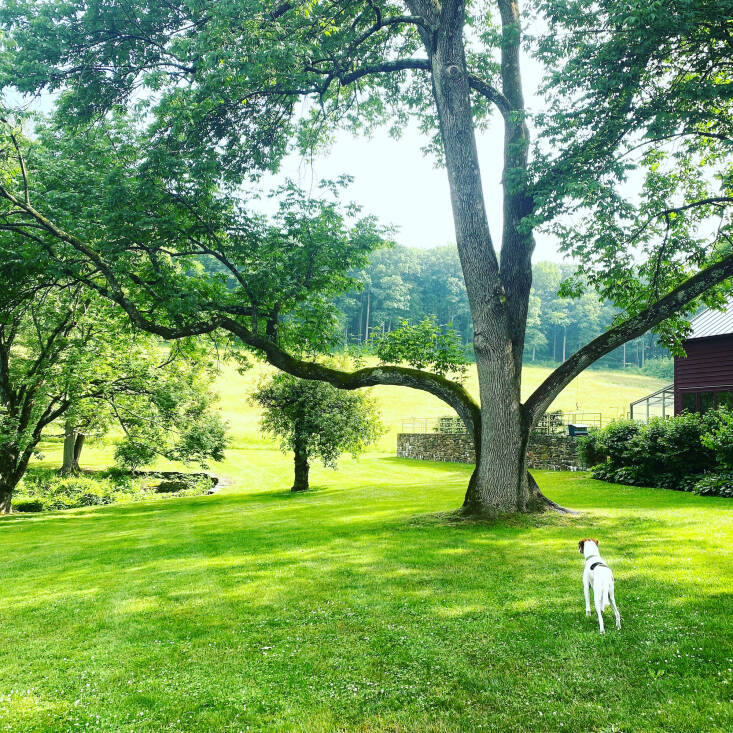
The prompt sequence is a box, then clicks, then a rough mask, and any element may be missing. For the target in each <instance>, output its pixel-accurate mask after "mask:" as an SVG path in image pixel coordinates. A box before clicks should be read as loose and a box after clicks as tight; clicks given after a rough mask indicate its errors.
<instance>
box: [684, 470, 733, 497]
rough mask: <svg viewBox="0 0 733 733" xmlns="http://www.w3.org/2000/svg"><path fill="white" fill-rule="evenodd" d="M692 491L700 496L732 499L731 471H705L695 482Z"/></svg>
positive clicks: (732, 473) (732, 480)
mask: <svg viewBox="0 0 733 733" xmlns="http://www.w3.org/2000/svg"><path fill="white" fill-rule="evenodd" d="M693 491H694V492H695V493H696V494H700V496H720V497H722V498H724V499H733V472H731V471H721V472H717V473H707V474H705V475H704V476H703V477H702V478H700V479H698V480H697V481H696V482H695V486H694V488H693Z"/></svg>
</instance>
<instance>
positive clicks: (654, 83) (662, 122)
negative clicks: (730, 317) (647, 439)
mask: <svg viewBox="0 0 733 733" xmlns="http://www.w3.org/2000/svg"><path fill="white" fill-rule="evenodd" d="M540 9H541V12H542V13H543V14H544V16H545V18H546V19H547V21H548V28H550V29H551V30H550V31H549V32H547V33H544V34H542V36H541V37H539V38H537V39H536V44H535V50H536V53H537V54H538V56H539V57H540V59H541V60H542V62H543V63H544V64H545V67H546V69H547V73H546V85H545V91H546V93H547V98H548V100H549V101H550V105H551V106H550V109H549V110H548V111H547V112H546V113H543V114H540V115H539V118H538V123H539V129H540V134H541V135H542V138H543V139H542V148H541V151H538V152H539V155H538V156H537V165H536V169H535V174H536V181H537V184H536V186H537V187H536V193H537V197H536V203H537V205H538V207H537V208H538V210H537V221H538V222H539V221H548V222H549V221H553V222H554V223H553V224H552V225H551V226H550V228H551V229H553V230H554V231H555V233H556V234H557V236H558V237H559V238H560V241H562V242H563V249H564V250H565V251H566V252H568V253H570V254H572V256H573V258H574V259H575V260H576V261H577V262H579V263H580V268H579V271H580V273H581V274H582V279H583V280H584V281H585V283H586V286H587V285H590V286H591V287H593V288H595V289H596V290H597V291H598V293H599V294H600V295H601V296H602V297H603V298H604V299H605V300H607V301H609V302H611V303H613V304H614V305H616V306H618V307H620V308H622V309H624V310H625V311H626V312H627V313H629V314H634V313H637V312H639V311H640V310H641V309H643V308H645V307H646V306H647V305H649V304H650V303H654V302H656V301H657V300H658V299H659V298H660V297H661V296H662V295H663V294H664V293H665V292H667V291H668V290H669V289H671V288H672V287H675V286H676V285H678V284H679V283H681V282H683V281H684V280H685V279H686V278H688V277H689V276H690V274H691V273H693V272H695V271H697V270H699V269H701V268H703V267H704V266H706V265H708V264H710V263H713V262H716V261H717V260H719V259H720V257H722V256H724V255H725V254H727V253H729V252H730V237H731V233H732V228H731V227H732V225H733V223H732V221H731V203H733V175H732V174H733V168H732V167H731V159H730V140H731V136H732V135H733V91H732V90H733V84H732V83H731V73H730V67H729V64H728V61H727V59H728V57H729V54H730V23H727V22H725V21H721V19H722V18H726V19H727V18H730V17H732V16H733V2H731V0H723V2H718V1H717V0H696V1H692V0H671V1H670V2H661V0H657V1H656V2H618V1H617V0H603V1H602V2H599V3H582V2H577V1H576V0H542V1H541V2H540ZM599 28H603V29H606V31H605V32H602V33H599V32H597V31H598V29H599ZM632 176H633V177H634V180H636V181H638V182H639V185H638V186H637V185H633V186H630V185H628V184H627V181H628V180H629V178H630V177H632ZM729 290H730V288H729V286H724V287H722V288H716V289H713V290H711V291H710V292H708V293H706V294H705V296H704V297H703V301H704V302H705V303H707V304H716V303H720V299H721V292H723V293H724V292H726V291H729ZM697 305H698V303H696V302H693V303H689V304H687V305H685V306H684V307H683V308H682V309H681V312H680V314H679V315H678V316H676V317H674V318H671V319H669V320H668V321H667V322H665V323H662V324H660V326H659V327H658V328H657V329H656V330H657V332H658V333H659V335H660V337H661V338H662V339H663V341H664V342H665V343H667V344H668V345H669V346H670V347H671V348H672V349H673V350H674V351H675V353H677V354H681V353H682V352H681V338H682V336H683V335H684V333H685V325H686V324H685V320H686V318H687V317H688V316H689V315H690V314H692V313H694V310H695V309H696V308H697Z"/></svg>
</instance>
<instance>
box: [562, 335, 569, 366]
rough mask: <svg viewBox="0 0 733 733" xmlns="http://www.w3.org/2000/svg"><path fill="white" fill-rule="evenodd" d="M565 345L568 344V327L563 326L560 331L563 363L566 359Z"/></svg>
mask: <svg viewBox="0 0 733 733" xmlns="http://www.w3.org/2000/svg"><path fill="white" fill-rule="evenodd" d="M567 344H568V327H567V326H563V329H562V360H563V361H565V359H566V358H567Z"/></svg>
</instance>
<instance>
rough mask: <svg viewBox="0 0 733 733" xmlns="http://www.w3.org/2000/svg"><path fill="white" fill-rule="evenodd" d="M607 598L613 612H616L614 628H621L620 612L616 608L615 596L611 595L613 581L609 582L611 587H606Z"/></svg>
mask: <svg viewBox="0 0 733 733" xmlns="http://www.w3.org/2000/svg"><path fill="white" fill-rule="evenodd" d="M608 600H609V601H611V607H612V608H613V612H614V613H615V614H616V628H617V629H620V628H621V614H620V613H619V612H618V608H616V598H615V597H614V595H613V583H611V587H610V588H609V589H608Z"/></svg>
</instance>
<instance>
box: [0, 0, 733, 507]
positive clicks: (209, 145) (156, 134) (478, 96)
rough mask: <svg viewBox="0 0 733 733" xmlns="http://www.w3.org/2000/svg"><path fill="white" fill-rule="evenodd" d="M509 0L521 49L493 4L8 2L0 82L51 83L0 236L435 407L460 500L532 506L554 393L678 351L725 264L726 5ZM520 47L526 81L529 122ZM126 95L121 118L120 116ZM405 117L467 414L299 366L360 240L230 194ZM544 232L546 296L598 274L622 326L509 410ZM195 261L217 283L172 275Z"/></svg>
mask: <svg viewBox="0 0 733 733" xmlns="http://www.w3.org/2000/svg"><path fill="white" fill-rule="evenodd" d="M533 11H535V12H536V13H537V14H538V16H539V20H537V21H535V22H534V24H533V26H532V27H540V26H541V25H542V24H543V23H545V24H546V25H547V27H548V29H549V31H548V33H547V34H546V35H545V36H542V37H538V38H535V39H529V38H525V36H524V33H523V27H524V26H525V25H526V24H527V21H526V20H525V19H524V18H523V17H522V16H521V15H520V8H519V4H518V2H515V1H512V0H495V1H494V0H492V1H488V0H487V1H486V2H480V1H478V0H474V1H473V2H466V1H465V0H443V1H442V2H441V1H439V0H405V2H404V3H398V2H389V1H385V0H361V1H355V0H354V1H350V0H339V1H338V2H336V1H335V0H293V1H292V2H287V1H285V2H282V1H273V2H265V1H264V0H241V1H239V2H216V3H211V2H203V1H201V2H198V1H196V0H194V1H193V2H192V1H191V0H186V1H184V0H171V1H168V2H156V1H153V2H148V1H146V2H142V1H141V0H125V2H123V1H122V0H106V1H105V2H98V1H97V0H92V1H90V2H84V3H82V2H76V1H74V0H72V1H71V2H59V1H58V0H46V1H45V2H38V0H16V1H15V2H13V3H7V4H6V5H5V6H4V9H3V10H2V11H0V22H2V24H3V27H4V29H5V30H4V33H5V36H4V50H3V56H2V63H3V67H4V71H3V74H4V79H3V82H4V84H5V85H6V86H8V85H11V86H14V87H16V88H17V89H19V90H20V91H22V92H31V93H37V92H40V91H43V90H46V91H48V90H51V91H56V92H60V94H59V96H58V112H57V118H56V119H57V124H58V125H59V129H58V130H57V131H55V132H49V133H48V134H47V140H46V143H47V149H48V150H49V151H50V152H49V155H48V156H46V158H44V157H43V156H42V155H36V156H35V159H34V160H32V161H31V160H29V163H28V166H27V170H26V173H28V175H27V176H24V175H23V171H20V172H18V170H17V169H18V166H16V173H15V176H14V180H13V181H10V180H8V179H6V181H5V183H4V187H3V189H2V193H3V195H4V197H5V200H6V202H7V207H6V209H5V213H4V226H6V227H9V228H12V229H13V231H15V232H16V233H18V234H19V235H21V236H27V237H36V239H37V240H38V241H39V242H40V243H41V245H39V246H42V247H43V250H44V252H45V253H46V255H47V256H49V257H50V258H51V260H52V261H53V262H55V263H56V264H57V266H59V267H61V268H65V269H66V270H76V271H77V277H79V278H80V279H83V280H84V281H85V282H87V283H88V284H90V285H91V286H92V287H94V288H96V289H97V290H98V291H99V292H101V293H103V294H104V295H106V296H107V297H109V298H111V299H112V300H114V301H115V302H117V303H118V304H119V305H120V306H121V307H122V308H124V309H125V311H126V312H127V313H128V315H129V316H130V318H132V320H133V322H134V323H135V324H136V325H138V326H139V327H141V328H144V329H147V330H149V331H152V332H153V333H158V334H159V335H162V336H165V337H167V338H176V337H179V336H185V335H189V334H191V333H201V332H205V331H210V330H213V329H224V330H226V331H228V332H229V333H231V334H232V335H233V336H234V337H236V339H238V340H239V341H240V342H241V343H242V344H244V345H245V346H247V347H250V348H252V349H254V350H256V351H257V352H259V353H260V354H261V355H263V356H264V357H265V358H266V359H267V360H268V361H270V362H271V363H272V364H274V365H276V366H277V367H279V368H280V369H282V370H284V371H286V372H289V373H290V374H292V375H294V376H298V377H303V378H307V379H318V380H322V381H327V382H330V383H331V384H333V385H335V386H338V387H342V388H345V389H355V388H358V387H363V386H367V385H372V384H398V385H404V386H409V387H413V388H416V389H422V390H426V391H428V392H431V393H433V394H435V395H437V396H439V397H440V398H441V399H443V400H445V402H447V403H448V404H449V405H451V406H452V407H453V408H454V409H455V410H456V411H457V412H458V414H459V415H460V416H461V417H462V418H463V420H464V422H465V423H466V426H467V428H468V430H469V431H470V432H471V433H472V434H473V436H474V439H475V443H476V449H477V450H476V453H477V459H478V460H477V465H476V469H475V472H474V474H473V476H472V478H471V481H470V485H469V487H468V491H467V493H466V497H465V502H464V509H465V510H466V511H467V512H470V513H489V514H494V513H497V512H515V511H526V510H530V509H533V508H536V507H538V506H540V505H542V504H543V503H544V502H543V497H542V496H541V494H540V493H539V491H538V489H537V487H536V486H535V485H534V482H533V481H532V480H531V477H529V475H528V473H527V470H526V445H527V440H528V436H529V431H530V429H531V427H532V425H533V424H534V423H535V422H536V421H537V420H538V419H539V417H540V416H541V415H542V414H543V412H544V411H545V410H546V409H547V407H548V406H549V405H550V404H551V402H552V400H553V399H554V398H555V397H556V396H557V394H558V393H559V392H560V391H561V390H562V389H563V388H564V387H565V386H566V385H567V384H568V383H569V382H570V381H571V380H572V379H573V378H574V377H575V376H577V375H578V374H579V373H580V372H581V371H582V370H583V369H585V368H586V367H588V366H589V365H590V364H592V363H593V362H594V361H595V360H596V359H598V358H599V357H601V356H603V355H604V354H606V353H608V352H609V351H611V350H612V349H614V348H616V347H618V346H620V345H622V344H623V343H625V342H626V341H629V340H631V339H633V338H636V337H638V336H639V335H641V334H643V333H645V332H646V331H647V330H649V329H651V328H656V329H657V330H658V331H659V332H660V334H661V335H662V337H663V338H665V339H666V340H667V341H668V342H669V343H670V344H672V345H673V346H675V347H677V348H679V343H680V337H681V336H682V335H683V333H684V327H685V316H686V315H687V314H689V313H690V312H691V311H692V310H693V309H694V308H695V307H696V306H697V305H698V304H699V302H700V299H701V298H702V299H704V300H705V301H706V302H709V303H715V302H716V301H719V299H720V297H721V293H722V292H723V291H724V289H725V286H726V281H727V279H728V278H729V277H730V276H731V275H733V255H731V254H730V243H731V240H730V236H731V225H730V205H731V203H732V202H733V186H732V180H733V179H732V175H731V163H730V157H729V151H730V142H731V127H732V119H733V118H732V116H731V97H732V96H733V84H732V83H731V71H730V61H729V59H730V53H731V48H732V47H733V29H732V27H731V23H730V21H727V20H725V19H728V18H730V17H733V3H731V1H730V0H725V2H722V3H721V2H713V1H712V0H672V1H671V2H660V1H659V0H657V1H656V2H648V1H647V0H644V2H642V1H641V0H624V1H623V2H620V1H618V0H600V2H597V3H586V2H581V1H579V0H539V2H538V4H537V6H536V7H535V8H533ZM524 41H527V42H528V43H529V45H530V46H531V50H532V53H534V54H535V55H536V57H537V58H538V59H539V61H540V62H541V63H543V64H544V66H545V71H546V85H545V88H544V98H545V103H544V110H545V111H544V113H543V114H542V115H540V116H537V117H536V118H535V119H534V120H531V119H530V115H529V113H528V110H527V108H526V105H525V101H524V94H523V88H522V78H521V63H522V54H521V53H520V49H521V48H522V44H523V42H524ZM141 108H143V109H144V114H143V115H142V116H141V117H140V118H139V119H138V120H136V121H134V120H133V122H132V123H128V124H131V125H132V128H131V131H130V130H128V131H121V124H122V123H121V121H120V120H121V117H120V115H122V114H123V112H124V110H128V111H132V110H137V111H138V112H139V110H140V109H141ZM112 112H114V115H115V116H113V115H112ZM491 114H497V115H499V117H500V118H501V120H502V121H503V128H504V162H503V171H502V172H501V181H502V186H503V200H502V202H501V203H500V204H495V205H500V206H501V207H502V214H503V224H502V230H501V232H499V233H494V236H492V233H491V232H490V230H489V225H488V219H487V215H486V202H485V200H484V194H483V188H482V181H481V167H480V163H479V158H478V155H477V150H476V142H475V134H476V131H477V130H480V129H481V128H482V127H483V126H484V125H485V124H486V122H487V119H488V116H489V115H491ZM410 117H415V118H417V120H418V121H419V124H420V126H421V127H422V129H423V130H425V131H426V132H428V133H429V134H431V135H432V145H431V146H430V147H431V152H432V153H433V154H434V155H436V156H438V158H439V159H440V161H441V162H442V163H443V164H444V166H445V170H446V173H447V176H448V180H449V184H450V195H451V203H452V209H453V218H454V223H455V233H456V243H457V246H458V251H459V255H460V260H461V265H462V269H463V276H464V279H465V284H466V289H467V293H468V299H469V304H470V308H471V314H472V318H473V324H474V351H475V354H476V363H477V367H478V375H479V383H480V406H479V405H478V404H476V403H475V402H474V401H473V400H472V399H471V397H470V396H469V395H468V394H467V393H466V392H465V390H464V389H463V388H462V387H461V386H460V385H459V384H457V383H454V382H452V381H450V380H448V379H446V378H444V377H441V376H440V375H438V374H433V373H430V372H429V371H426V370H425V369H411V368H408V367H400V366H390V365H385V366H379V367H374V368H366V369H360V370H358V371H356V372H353V373H348V372H344V371H339V370H334V369H330V368H327V367H325V366H322V365H319V364H318V363H316V362H315V361H314V360H313V359H312V354H313V353H315V352H316V351H322V350H327V349H328V348H329V346H330V342H331V338H330V335H329V334H330V330H329V328H328V327H327V326H328V322H329V319H330V317H331V314H330V313H329V311H328V305H327V302H326V298H327V297H328V296H330V295H332V294H334V293H336V292H339V291H343V289H344V287H345V285H346V284H347V281H346V278H345V277H344V276H343V273H344V272H345V271H346V268H348V267H353V266H355V265H356V264H358V261H359V259H360V258H362V259H363V255H364V254H365V253H366V252H368V251H369V250H370V249H371V248H373V247H374V246H375V244H376V241H375V240H376V239H378V238H379V232H377V231H376V230H375V228H374V226H373V225H372V226H370V225H369V224H368V223H365V222H364V221H361V222H352V223H350V224H348V225H347V219H348V214H349V213H350V212H348V211H347V212H340V211H339V209H338V207H337V206H335V204H332V203H330V202H328V201H321V202H313V201H310V200H307V199H306V198H304V197H302V196H300V194H298V193H297V192H295V191H294V190H293V189H289V190H286V191H285V192H284V193H283V201H284V204H283V206H284V208H283V209H282V210H281V214H280V217H279V219H278V220H277V221H275V222H274V223H272V222H270V223H267V222H264V221H262V220H261V219H258V218H257V217H253V216H251V215H249V214H247V213H246V210H245V209H244V208H243V207H242V206H241V204H240V201H239V199H238V198H237V196H236V195H235V192H236V189H237V187H238V186H240V185H241V184H242V182H244V181H247V180H251V179H253V178H255V179H256V177H257V175H258V174H259V173H261V172H262V171H263V170H266V169H276V168H277V166H278V163H279V161H280V160H281V159H282V157H283V155H284V154H285V153H286V152H287V151H288V150H290V149H291V148H292V147H293V146H300V147H301V149H308V150H316V149H317V148H318V146H319V145H320V144H321V143H322V142H323V141H324V140H325V139H326V138H328V136H329V135H331V134H332V133H333V131H334V130H335V129H336V128H338V127H339V126H342V127H343V126H346V127H350V128H352V129H354V130H356V131H359V130H368V129H369V128H371V127H372V126H374V125H378V124H382V123H386V124H390V125H392V127H393V129H396V130H399V128H401V127H402V126H404V124H405V123H406V122H407V120H408V119H409V118H410ZM530 128H532V129H534V130H536V131H537V142H536V144H534V146H533V144H532V143H531V141H530ZM110 141H111V142H110ZM107 144H109V145H111V146H112V147H111V149H110V150H108V151H107V152H105V151H104V146H105V145H107ZM417 154H418V152H417V151H416V155H417ZM74 156H76V158H74ZM30 157H31V156H29V158H30ZM16 159H17V158H16ZM62 159H63V160H62ZM75 159H76V160H77V161H78V160H85V161H86V165H85V166H82V167H81V168H79V167H78V166H77V167H74V166H73V165H71V163H70V161H73V160H75ZM94 171H96V180H95V181H94V185H93V186H92V185H90V176H92V177H93V174H94ZM493 173H494V172H492V174H493ZM28 177H30V184H28V185H26V184H25V179H26V178H28ZM36 181H37V182H38V183H36ZM85 187H86V188H85ZM36 189H37V190H36ZM62 189H63V191H64V194H67V192H73V191H76V193H75V194H74V193H68V194H67V195H61V194H60V193H59V191H60V190H62ZM299 196H300V198H299ZM351 213H353V212H351ZM541 228H545V229H555V230H556V231H557V232H558V233H559V234H560V235H561V236H562V241H563V243H564V246H565V247H566V248H567V249H568V250H569V251H572V253H573V254H574V256H575V258H576V259H577V261H578V262H579V263H580V268H579V275H578V277H577V278H575V279H573V280H572V281H571V282H569V283H568V284H567V286H566V290H567V292H568V294H569V295H575V294H578V293H580V292H581V291H582V290H583V288H587V287H595V288H596V289H597V290H598V291H599V292H600V293H601V295H602V296H603V297H604V298H605V299H606V300H608V301H610V302H611V303H613V304H615V305H617V306H620V307H621V308H622V309H623V315H622V317H621V318H620V319H619V320H618V322H617V323H616V324H615V325H614V326H613V327H612V328H610V329H609V330H608V331H607V332H606V333H604V334H603V335H601V336H600V337H598V338H596V339H594V340H593V341H591V342H590V343H588V344H587V345H586V346H584V347H582V348H580V349H579V350H578V351H577V352H576V353H574V354H572V355H571V356H570V357H569V358H568V359H567V360H566V361H565V363H563V364H562V365H561V366H560V367H559V368H558V369H556V370H555V371H554V372H553V373H552V374H551V375H550V376H549V377H548V378H547V379H546V380H545V382H544V383H543V384H542V385H540V386H539V387H538V388H537V390H535V392H534V393H533V394H532V395H531V396H530V397H529V398H528V399H527V400H526V401H524V402H522V400H521V396H520V387H521V367H522V359H523V349H524V341H525V329H526V323H527V314H528V306H529V298H530V287H531V256H532V251H533V249H534V234H535V232H536V231H538V230H539V229H541ZM202 256H208V257H211V258H213V259H215V260H217V261H218V262H219V263H220V265H221V268H222V271H223V272H225V273H226V277H221V278H219V279H216V278H213V279H212V278H209V279H206V278H203V277H200V276H199V275H198V274H197V273H196V272H195V269H194V268H193V266H187V265H186V262H187V260H191V259H193V258H198V259H199V260H200V257H202ZM225 280H226V281H227V283H225V282H224V281H225ZM225 285H226V287H225Z"/></svg>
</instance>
